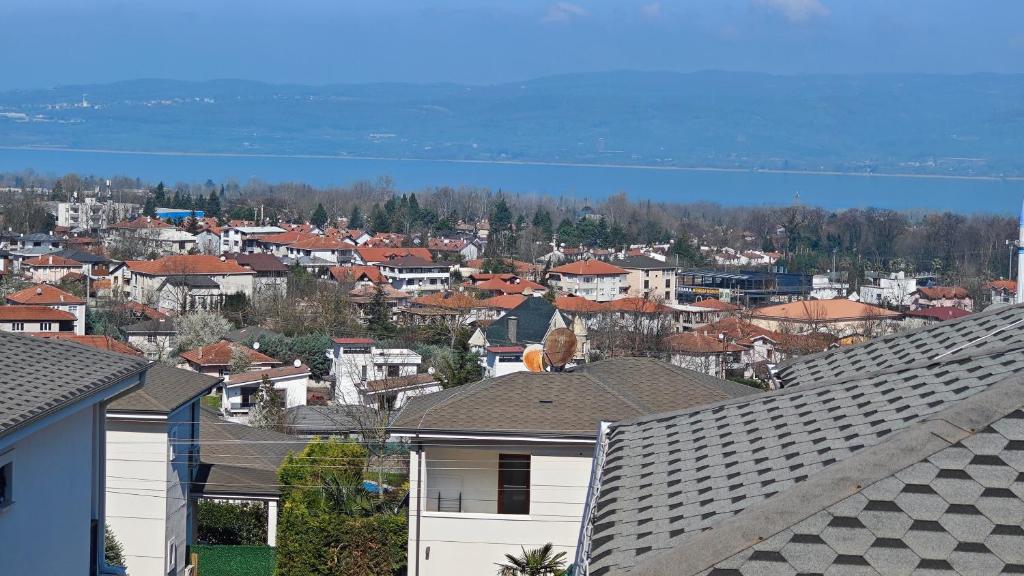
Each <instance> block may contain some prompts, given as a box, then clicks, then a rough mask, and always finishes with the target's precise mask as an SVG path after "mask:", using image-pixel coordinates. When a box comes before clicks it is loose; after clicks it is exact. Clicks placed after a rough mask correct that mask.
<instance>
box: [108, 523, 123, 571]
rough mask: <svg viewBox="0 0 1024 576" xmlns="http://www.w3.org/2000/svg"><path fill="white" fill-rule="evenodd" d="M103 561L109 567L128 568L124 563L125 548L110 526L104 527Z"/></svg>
mask: <svg viewBox="0 0 1024 576" xmlns="http://www.w3.org/2000/svg"><path fill="white" fill-rule="evenodd" d="M103 561H104V563H106V564H107V566H120V567H122V568H126V567H127V566H126V565H125V562H124V546H123V545H122V544H121V541H120V540H118V539H117V536H116V535H115V534H114V531H113V530H111V529H110V525H109V524H106V525H104V527H103Z"/></svg>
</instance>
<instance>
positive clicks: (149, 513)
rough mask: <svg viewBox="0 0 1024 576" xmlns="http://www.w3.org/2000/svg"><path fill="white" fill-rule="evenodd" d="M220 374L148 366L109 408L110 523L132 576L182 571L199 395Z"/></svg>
mask: <svg viewBox="0 0 1024 576" xmlns="http://www.w3.org/2000/svg"><path fill="white" fill-rule="evenodd" d="M219 382H220V378H218V377H214V376H206V375H203V374H197V373H195V372H191V371H189V370H182V369H180V368H172V367H170V366H167V365H166V364H162V363H159V362H158V363H156V364H153V365H152V367H151V368H150V369H149V371H148V372H147V373H146V381H145V384H144V385H143V386H142V387H141V388H138V389H136V390H134V391H132V392H131V393H129V394H127V395H125V396H122V397H120V398H118V399H116V400H114V401H113V402H111V403H110V405H109V406H108V408H107V436H106V438H107V476H106V477H107V494H106V498H107V523H108V524H109V526H110V528H111V530H112V531H113V532H114V534H115V535H116V536H117V538H118V540H119V541H120V542H121V545H122V546H123V547H124V553H125V563H126V565H127V568H128V570H129V573H130V574H131V575H132V576H165V575H167V576H182V575H184V574H186V567H187V566H188V564H189V561H188V557H187V556H186V549H187V547H188V546H189V545H190V544H192V534H193V529H192V528H193V524H194V522H195V515H194V512H193V510H192V509H191V507H190V506H189V491H190V487H191V486H192V483H193V482H194V481H195V480H196V477H197V474H198V471H199V453H200V449H199V447H200V435H199V410H200V407H199V401H200V397H202V396H203V395H204V394H206V393H207V392H209V391H210V390H211V389H212V388H213V387H214V386H216V385H217V384H218V383H219Z"/></svg>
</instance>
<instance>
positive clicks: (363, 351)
mask: <svg viewBox="0 0 1024 576" xmlns="http://www.w3.org/2000/svg"><path fill="white" fill-rule="evenodd" d="M327 353H328V355H329V356H330V357H331V361H332V365H331V373H332V374H334V401H335V403H337V404H350V405H352V404H356V405H364V406H376V405H377V404H379V398H378V397H379V396H380V394H381V392H385V391H389V390H390V389H391V388H396V390H395V395H394V399H393V400H392V401H391V403H392V404H393V405H394V406H395V407H398V406H400V405H401V403H402V401H404V400H405V398H406V397H407V396H410V395H411V394H409V392H410V391H413V392H414V393H416V392H422V389H423V388H429V387H430V384H431V383H433V385H435V386H436V382H434V380H433V378H432V377H431V378H430V380H429V381H426V382H419V381H418V380H416V379H414V378H411V377H413V376H416V375H417V374H418V372H419V367H420V364H421V363H422V361H423V358H422V357H421V356H420V355H419V354H417V353H416V352H413V351H412V350H409V349H407V348H378V347H377V346H376V345H375V344H374V342H373V340H372V339H370V338H335V339H334V345H333V347H332V348H331V350H328V351H327ZM402 379H408V380H402ZM392 383H394V384H393V385H392ZM398 392H403V394H401V398H399V394H398ZM387 402H388V401H387V400H385V403H387Z"/></svg>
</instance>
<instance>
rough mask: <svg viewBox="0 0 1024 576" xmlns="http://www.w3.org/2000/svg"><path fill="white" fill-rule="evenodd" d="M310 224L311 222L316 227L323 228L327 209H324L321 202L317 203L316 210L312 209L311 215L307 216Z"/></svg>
mask: <svg viewBox="0 0 1024 576" xmlns="http://www.w3.org/2000/svg"><path fill="white" fill-rule="evenodd" d="M309 222H310V224H313V225H314V226H316V227H317V228H323V227H324V225H326V224H327V210H324V205H323V204H319V203H318V204H317V205H316V210H314V211H313V215H312V216H310V217H309Z"/></svg>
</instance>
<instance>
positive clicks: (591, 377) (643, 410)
mask: <svg viewBox="0 0 1024 576" xmlns="http://www.w3.org/2000/svg"><path fill="white" fill-rule="evenodd" d="M580 374H582V375H583V377H584V378H586V379H587V380H589V381H591V382H593V383H594V384H596V385H597V386H599V387H600V388H603V389H604V390H605V392H608V393H609V394H611V395H612V396H614V397H616V398H618V399H619V400H622V401H623V402H625V403H626V404H627V405H628V406H629V407H630V408H633V409H634V410H636V411H637V412H639V413H640V414H650V413H651V410H650V408H649V407H648V406H646V405H644V404H639V403H637V402H634V401H632V400H630V399H629V398H626V396H625V395H624V394H622V393H620V392H619V391H618V390H615V389H614V388H612V387H611V386H609V385H607V384H605V383H604V381H603V380H601V379H599V378H597V377H596V376H594V375H593V374H590V373H587V372H580Z"/></svg>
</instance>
